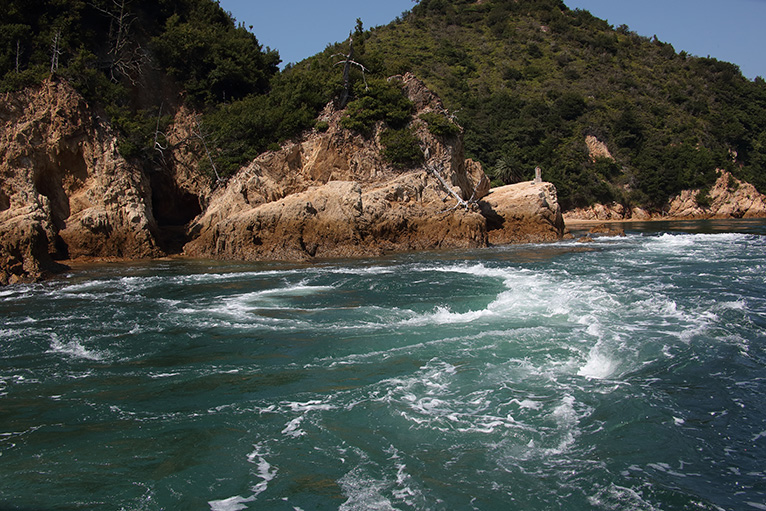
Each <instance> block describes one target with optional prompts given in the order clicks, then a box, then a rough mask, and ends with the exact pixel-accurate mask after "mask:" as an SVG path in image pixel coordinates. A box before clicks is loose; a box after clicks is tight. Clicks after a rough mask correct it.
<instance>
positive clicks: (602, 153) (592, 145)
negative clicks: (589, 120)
mask: <svg viewBox="0 0 766 511" xmlns="http://www.w3.org/2000/svg"><path fill="white" fill-rule="evenodd" d="M585 145H586V146H588V156H589V157H590V160H591V161H596V160H598V159H601V158H603V159H607V160H612V161H614V157H612V153H610V152H609V148H608V147H607V146H606V144H605V143H603V142H602V141H600V140H599V139H597V138H596V137H594V136H593V135H588V136H587V137H585Z"/></svg>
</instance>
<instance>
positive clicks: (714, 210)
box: [564, 170, 766, 222]
mask: <svg viewBox="0 0 766 511" xmlns="http://www.w3.org/2000/svg"><path fill="white" fill-rule="evenodd" d="M700 193H701V191H700V190H685V191H683V192H681V193H680V194H678V195H677V196H675V197H672V198H671V200H670V201H669V202H668V204H667V205H666V207H665V208H663V209H662V210H661V211H654V212H652V211H647V210H644V209H641V208H627V207H625V206H623V205H622V204H617V203H614V204H596V205H594V206H591V207H589V208H580V209H576V210H572V211H567V212H566V213H565V214H564V218H565V220H567V221H573V222H574V221H578V220H588V221H591V220H598V221H609V220H616V221H619V220H652V219H663V220H668V219H710V218H766V195H763V194H761V193H759V192H758V190H756V189H755V187H754V186H753V185H751V184H749V183H745V182H743V181H740V180H739V179H736V178H735V177H734V176H732V175H731V173H730V172H726V171H722V170H721V171H719V172H718V179H717V180H716V182H715V184H714V185H713V187H712V188H711V189H710V191H709V192H708V193H707V197H704V195H705V194H704V192H703V193H702V195H703V197H702V200H699V196H700Z"/></svg>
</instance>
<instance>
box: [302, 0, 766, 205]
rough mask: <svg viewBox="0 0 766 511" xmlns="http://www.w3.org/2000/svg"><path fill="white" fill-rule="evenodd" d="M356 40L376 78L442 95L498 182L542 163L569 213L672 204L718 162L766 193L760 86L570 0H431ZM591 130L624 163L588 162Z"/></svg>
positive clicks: (765, 89)
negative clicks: (408, 75)
mask: <svg viewBox="0 0 766 511" xmlns="http://www.w3.org/2000/svg"><path fill="white" fill-rule="evenodd" d="M357 39H359V38H357ZM357 46H358V48H359V50H358V52H357V53H358V60H359V62H361V63H363V64H364V65H365V66H366V67H367V68H369V69H370V70H371V71H372V72H373V73H378V74H381V75H389V74H394V73H402V72H404V71H412V72H414V73H415V74H416V75H417V76H418V77H420V78H421V79H423V80H424V81H425V82H426V83H427V84H428V85H429V86H430V87H431V88H432V89H434V90H435V91H436V92H438V93H439V94H440V95H441V96H442V98H443V99H444V101H445V103H446V106H447V107H448V108H449V109H450V110H451V111H453V112H456V117H457V119H458V120H459V122H460V123H461V124H462V125H463V126H464V127H465V129H466V136H465V138H466V147H467V152H468V155H469V156H471V157H473V158H475V159H478V160H479V161H481V162H482V163H483V164H484V166H485V169H486V170H487V171H488V173H490V174H491V175H492V176H493V177H494V178H495V179H496V183H499V182H513V181H516V180H519V179H528V178H530V177H531V176H532V175H533V169H534V168H535V167H536V166H540V167H542V169H543V175H544V177H545V179H547V180H550V181H552V182H553V183H554V184H556V186H557V188H558V190H559V196H560V198H561V200H562V203H563V205H564V206H565V207H567V208H569V207H574V206H584V205H588V204H592V203H593V202H608V201H612V200H617V201H620V202H623V203H632V204H641V205H650V206H661V205H662V204H663V203H664V201H665V200H666V199H667V198H668V196H670V195H672V194H674V193H676V192H678V191H680V190H682V189H685V188H704V187H706V186H709V185H710V184H711V183H712V182H713V181H714V179H715V169H716V168H727V169H730V170H733V171H734V172H735V174H737V175H738V176H740V177H743V178H744V179H746V180H748V181H750V182H752V183H754V184H756V186H758V187H759V188H760V189H761V190H762V191H766V173H765V172H764V170H765V169H766V83H764V81H763V80H762V79H760V78H759V79H757V80H755V81H754V82H753V81H749V80H747V79H745V78H744V77H743V76H742V74H741V73H740V71H739V69H738V68H737V66H735V65H733V64H729V63H726V62H721V61H717V60H715V59H710V58H697V57H692V56H689V55H687V54H686V53H684V52H680V53H677V52H676V51H675V50H674V48H673V47H672V46H671V45H669V44H666V43H663V42H661V41H658V40H656V39H649V38H646V37H642V36H639V35H637V34H635V33H634V32H631V31H630V30H629V28H628V27H625V26H621V27H617V28H613V27H611V26H610V25H609V24H608V23H606V22H605V21H602V20H600V19H598V18H595V17H593V16H592V15H591V14H590V13H588V12H587V11H582V10H570V9H568V8H567V7H566V5H565V4H564V3H562V2H561V1H558V0H486V1H483V2H477V1H475V0H421V1H420V2H419V4H418V5H416V6H415V7H414V8H413V9H412V11H411V12H408V13H405V14H403V17H402V18H401V19H397V20H395V21H394V22H393V23H391V24H389V25H388V26H385V27H379V28H376V29H374V30H372V31H371V32H367V33H365V35H364V43H363V44H357ZM342 48H343V45H340V47H339V48H338V47H333V48H328V49H327V50H326V51H325V52H324V53H323V54H320V55H318V56H316V57H314V58H312V59H309V60H308V61H306V62H303V63H301V64H299V65H298V66H296V69H294V70H293V72H301V70H303V72H308V71H307V70H308V69H309V68H312V69H314V68H315V67H316V66H317V64H318V63H319V62H324V61H327V60H328V59H330V55H331V54H333V53H337V52H338V51H342ZM299 68H300V69H299ZM588 135H593V136H595V137H597V138H598V139H599V140H601V141H603V142H605V143H606V144H607V146H608V147H609V149H610V151H611V153H612V155H613V156H614V158H615V161H610V160H601V161H595V162H592V161H589V158H588V152H587V147H586V145H585V137H586V136H588ZM701 200H704V197H701Z"/></svg>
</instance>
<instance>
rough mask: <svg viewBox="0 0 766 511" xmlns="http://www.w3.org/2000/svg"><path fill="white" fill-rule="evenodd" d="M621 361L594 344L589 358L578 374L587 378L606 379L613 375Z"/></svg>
mask: <svg viewBox="0 0 766 511" xmlns="http://www.w3.org/2000/svg"><path fill="white" fill-rule="evenodd" d="M618 365H619V362H618V361H617V360H614V359H613V358H611V357H610V356H609V355H607V354H605V353H603V352H602V349H601V348H600V347H599V346H594V347H593V348H592V349H591V350H590V352H589V353H588V358H587V359H586V361H585V365H583V366H582V367H581V368H580V370H579V371H577V374H578V375H579V376H585V377H586V378H594V379H599V380H601V379H604V378H608V377H609V376H611V375H612V374H613V373H614V372H615V370H616V369H617V366H618Z"/></svg>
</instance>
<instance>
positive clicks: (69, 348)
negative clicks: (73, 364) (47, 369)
mask: <svg viewBox="0 0 766 511" xmlns="http://www.w3.org/2000/svg"><path fill="white" fill-rule="evenodd" d="M50 346H51V348H50V351H49V353H62V354H64V355H69V356H70V357H72V358H79V359H85V360H95V361H100V360H103V359H104V358H105V357H106V356H107V355H108V352H106V351H98V350H94V349H88V348H87V347H85V346H83V344H82V343H81V342H80V341H79V340H78V339H71V340H69V341H61V340H60V339H59V336H58V335H57V334H55V333H53V334H51V344H50Z"/></svg>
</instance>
